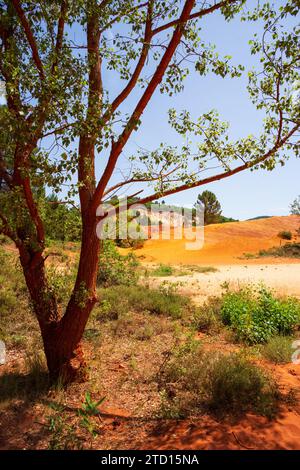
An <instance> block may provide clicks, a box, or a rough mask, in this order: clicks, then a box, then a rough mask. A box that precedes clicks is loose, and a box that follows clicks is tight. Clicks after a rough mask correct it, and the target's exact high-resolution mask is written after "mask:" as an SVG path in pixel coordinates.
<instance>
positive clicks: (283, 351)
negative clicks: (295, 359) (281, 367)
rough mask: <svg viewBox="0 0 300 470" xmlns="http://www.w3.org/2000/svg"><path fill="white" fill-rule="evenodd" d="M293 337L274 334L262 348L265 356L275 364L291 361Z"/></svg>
mask: <svg viewBox="0 0 300 470" xmlns="http://www.w3.org/2000/svg"><path fill="white" fill-rule="evenodd" d="M292 341H293V340H292V338H290V337H287V336H274V338H270V339H269V341H268V342H267V343H266V344H265V345H264V346H263V347H262V348H261V352H262V354H263V356H264V357H265V358H266V359H268V361H271V362H274V363H275V364H287V363H289V362H291V356H292V353H293V349H292Z"/></svg>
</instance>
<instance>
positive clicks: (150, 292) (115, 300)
mask: <svg viewBox="0 0 300 470" xmlns="http://www.w3.org/2000/svg"><path fill="white" fill-rule="evenodd" d="M99 294H100V299H101V301H100V304H99V306H97V307H96V309H95V316H96V317H97V318H98V319H101V320H117V319H119V318H120V317H121V316H122V315H125V314H126V313H128V312H130V311H135V312H141V313H142V312H146V313H149V314H152V315H164V316H169V317H172V318H174V319H175V318H180V317H182V316H183V314H184V313H185V312H187V311H188V310H189V309H190V301H189V299H188V298H187V297H184V296H181V295H178V294H176V293H175V292H174V290H173V289H172V288H159V289H150V288H148V287H145V286H116V287H110V288H107V289H101V290H100V292H99Z"/></svg>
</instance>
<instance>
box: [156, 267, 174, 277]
mask: <svg viewBox="0 0 300 470" xmlns="http://www.w3.org/2000/svg"><path fill="white" fill-rule="evenodd" d="M172 274H173V268H172V266H170V265H168V264H160V265H159V266H158V267H157V268H156V269H154V270H153V271H152V276H159V277H165V276H172Z"/></svg>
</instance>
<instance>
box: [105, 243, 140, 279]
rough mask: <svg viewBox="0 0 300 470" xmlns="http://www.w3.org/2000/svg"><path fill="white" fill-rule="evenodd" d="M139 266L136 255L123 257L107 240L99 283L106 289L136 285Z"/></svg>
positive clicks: (130, 254)
mask: <svg viewBox="0 0 300 470" xmlns="http://www.w3.org/2000/svg"><path fill="white" fill-rule="evenodd" d="M138 265H139V263H138V261H137V259H136V257H135V256H134V254H132V253H129V254H128V255H126V256H122V255H120V253H119V252H118V250H117V249H116V247H115V245H114V243H113V242H112V241H110V240H105V241H104V242H103V245H102V252H101V254H100V260H99V269H98V275H97V283H98V285H99V286H105V287H109V286H118V285H127V286H129V285H132V284H135V283H136V282H137V280H138V270H137V267H138Z"/></svg>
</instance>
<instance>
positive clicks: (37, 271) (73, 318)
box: [20, 216, 100, 383]
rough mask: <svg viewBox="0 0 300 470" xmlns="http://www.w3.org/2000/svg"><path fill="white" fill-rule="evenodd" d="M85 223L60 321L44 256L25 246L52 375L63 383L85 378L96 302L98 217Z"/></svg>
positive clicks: (23, 261) (25, 261)
mask: <svg viewBox="0 0 300 470" xmlns="http://www.w3.org/2000/svg"><path fill="white" fill-rule="evenodd" d="M85 222H86V223H85V224H84V228H83V233H82V244H81V252H80V260H79V266H78V272H77V278H76V282H75V286H74V290H73V293H72V295H71V298H70V301H69V303H68V306H67V309H66V312H65V314H64V315H63V316H62V317H61V318H60V317H59V312H58V308H57V304H56V300H55V296H54V294H53V292H52V290H51V288H49V286H48V283H47V279H46V274H45V266H44V258H43V257H42V254H41V253H35V254H34V255H31V254H30V253H29V252H28V250H27V249H25V248H24V247H23V248H22V249H20V259H21V264H22V267H23V271H24V275H25V279H26V283H27V287H28V290H29V293H30V297H31V300H32V303H33V308H34V311H35V314H36V317H37V320H38V322H39V326H40V329H41V334H42V338H43V344H44V351H45V356H46V360H47V366H48V370H49V375H50V378H51V380H52V381H56V380H58V379H60V380H61V381H62V382H63V383H69V382H73V381H82V380H84V379H85V378H86V363H85V360H84V357H83V351H82V347H81V339H82V335H83V332H84V329H85V326H86V323H87V321H88V318H89V316H90V313H91V311H92V309H93V307H94V305H95V303H96V300H97V297H96V281H97V268H98V258H99V249H100V242H99V239H98V237H97V234H96V217H95V216H94V217H91V218H90V219H88V220H87V221H85Z"/></svg>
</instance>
